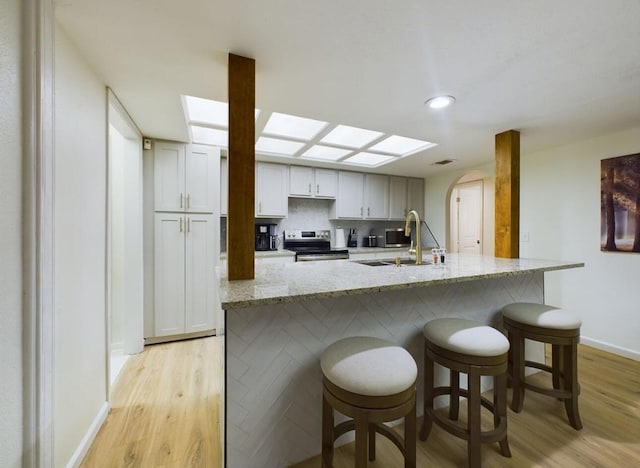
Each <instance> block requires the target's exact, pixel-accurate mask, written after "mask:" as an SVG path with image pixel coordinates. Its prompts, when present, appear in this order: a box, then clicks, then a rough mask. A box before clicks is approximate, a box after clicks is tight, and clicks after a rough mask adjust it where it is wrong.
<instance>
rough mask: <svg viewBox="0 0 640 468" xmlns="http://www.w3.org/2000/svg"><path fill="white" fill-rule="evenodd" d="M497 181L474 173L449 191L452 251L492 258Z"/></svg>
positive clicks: (459, 179)
mask: <svg viewBox="0 0 640 468" xmlns="http://www.w3.org/2000/svg"><path fill="white" fill-rule="evenodd" d="M493 191H494V180H493V177H492V176H490V175H489V174H487V173H485V172H481V171H472V172H469V173H467V174H465V175H463V176H462V177H460V178H458V179H457V180H456V181H454V182H453V183H452V185H451V187H450V188H449V197H448V198H449V204H448V209H447V211H448V212H449V216H448V219H449V229H448V231H449V235H448V237H449V241H448V245H449V250H450V251H451V252H459V253H468V254H477V255H493V253H494V245H493V244H494V233H493V226H494V219H493V217H494V206H493V205H494V193H493Z"/></svg>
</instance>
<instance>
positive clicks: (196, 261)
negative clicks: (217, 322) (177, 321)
mask: <svg viewBox="0 0 640 468" xmlns="http://www.w3.org/2000/svg"><path fill="white" fill-rule="evenodd" d="M213 229H214V226H213V216H208V215H187V216H186V230H185V236H184V237H185V245H184V247H185V277H184V284H185V303H184V332H185V333H193V332H198V331H205V330H211V329H212V328H214V307H215V304H214V297H213V294H214V290H213V288H214V285H215V281H216V278H215V258H214V245H213Z"/></svg>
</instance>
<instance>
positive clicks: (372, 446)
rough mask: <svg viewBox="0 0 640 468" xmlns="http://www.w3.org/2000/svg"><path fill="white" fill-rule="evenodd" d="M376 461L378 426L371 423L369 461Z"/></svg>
mask: <svg viewBox="0 0 640 468" xmlns="http://www.w3.org/2000/svg"><path fill="white" fill-rule="evenodd" d="M375 459H376V425H375V424H372V423H369V461H374V460H375Z"/></svg>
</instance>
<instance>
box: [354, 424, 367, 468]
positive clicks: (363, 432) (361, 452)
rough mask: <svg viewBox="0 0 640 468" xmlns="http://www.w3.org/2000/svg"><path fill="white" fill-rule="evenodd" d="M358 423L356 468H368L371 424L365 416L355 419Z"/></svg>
mask: <svg viewBox="0 0 640 468" xmlns="http://www.w3.org/2000/svg"><path fill="white" fill-rule="evenodd" d="M355 422H356V468H367V433H368V428H369V423H368V421H367V417H366V415H365V414H359V415H357V416H356V417H355Z"/></svg>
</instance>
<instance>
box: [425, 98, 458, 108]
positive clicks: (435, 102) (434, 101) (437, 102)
mask: <svg viewBox="0 0 640 468" xmlns="http://www.w3.org/2000/svg"><path fill="white" fill-rule="evenodd" d="M454 102H456V98H454V97H453V96H434V97H432V98H430V99H427V100H426V101H425V105H427V106H429V107H430V108H431V109H442V108H443V107H448V106H450V105H451V104H453V103H454Z"/></svg>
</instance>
